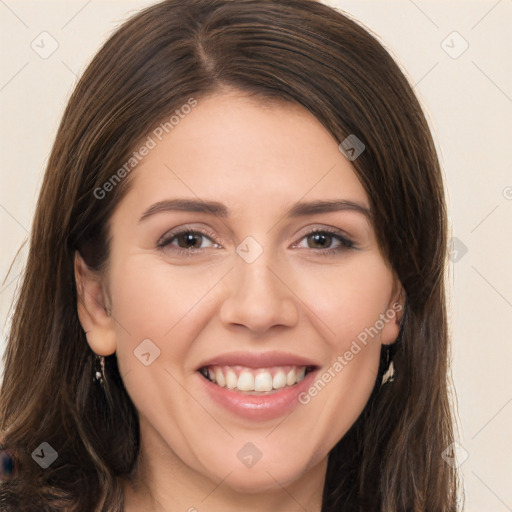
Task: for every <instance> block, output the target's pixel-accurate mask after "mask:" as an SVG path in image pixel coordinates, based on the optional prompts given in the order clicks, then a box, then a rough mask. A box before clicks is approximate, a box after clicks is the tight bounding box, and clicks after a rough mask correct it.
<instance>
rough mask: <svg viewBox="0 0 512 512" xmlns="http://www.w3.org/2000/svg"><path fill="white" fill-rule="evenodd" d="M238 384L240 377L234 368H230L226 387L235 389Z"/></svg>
mask: <svg viewBox="0 0 512 512" xmlns="http://www.w3.org/2000/svg"><path fill="white" fill-rule="evenodd" d="M237 384H238V378H237V376H236V373H235V372H234V371H233V370H228V371H227V373H226V387H227V388H228V389H235V388H236V385H237Z"/></svg>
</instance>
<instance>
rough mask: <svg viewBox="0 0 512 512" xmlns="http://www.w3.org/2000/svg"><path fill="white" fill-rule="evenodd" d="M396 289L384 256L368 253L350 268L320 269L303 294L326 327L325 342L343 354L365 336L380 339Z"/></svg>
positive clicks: (308, 281)
mask: <svg viewBox="0 0 512 512" xmlns="http://www.w3.org/2000/svg"><path fill="white" fill-rule="evenodd" d="M392 288H393V277H392V273H391V271H390V270H389V268H388V267H387V266H386V264H385V262H384V261H383V260H382V258H381V257H380V255H378V254H376V253H368V254H366V255H360V256H358V258H353V259H352V260H351V261H350V262H348V263H347V264H346V265H340V266H338V267H331V268H328V267H325V268H320V269H319V270H318V271H316V274H314V275H310V276H309V277H308V279H307V280H305V281H304V284H303V286H302V293H303V296H304V297H307V303H308V304H311V305H312V307H313V308H314V313H315V314H316V316H317V318H318V324H323V329H322V332H323V333H324V334H325V339H326V340H328V341H329V343H330V344H331V345H332V346H333V348H335V351H336V353H339V352H340V351H342V352H344V351H345V350H347V349H348V347H349V346H350V345H351V342H352V341H353V340H357V339H358V337H359V339H362V340H364V338H365V333H366V335H367V337H368V341H371V340H374V339H376V340H377V341H378V340H379V339H380V331H381V330H382V325H381V324H382V322H380V321H379V319H380V317H381V315H382V314H384V313H385V312H386V311H387V309H388V307H389V304H390V299H391V294H392ZM375 328H376V329H377V330H378V331H379V334H375ZM369 331H370V332H371V333H372V335H370V334H368V332H369ZM377 344H378V343H377Z"/></svg>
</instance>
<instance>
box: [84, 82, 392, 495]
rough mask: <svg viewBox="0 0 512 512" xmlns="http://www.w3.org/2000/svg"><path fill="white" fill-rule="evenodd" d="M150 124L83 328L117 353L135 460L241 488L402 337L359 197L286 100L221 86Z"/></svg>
mask: <svg viewBox="0 0 512 512" xmlns="http://www.w3.org/2000/svg"><path fill="white" fill-rule="evenodd" d="M160 137H161V139H162V140H159V139H158V138H157V137H156V136H154V135H153V139H154V140H155V142H156V146H155V147H154V148H152V149H151V150H150V151H149V153H148V155H147V156H146V157H144V159H143V160H142V161H141V162H140V163H139V165H138V166H137V168H136V169H135V170H134V171H133V175H132V176H131V179H132V182H131V184H130V189H129V192H128V193H127V195H126V196H125V197H124V199H123V200H122V201H121V203H120V204H119V205H118V207H117V209H116V211H115V213H114V215H113V217H112V219H111V226H110V229H111V234H112V246H111V255H110V264H109V269H108V272H107V274H106V275H105V276H104V278H103V281H102V283H101V286H102V299H101V300H104V301H105V302H106V303H108V305H109V307H110V308H111V316H110V317H108V319H101V320H94V319H92V318H91V319H89V320H86V322H87V321H90V322H91V326H90V327H91V328H90V332H91V335H90V336H89V335H88V339H89V342H90V343H91V347H92V348H93V350H95V351H96V352H97V353H104V354H108V353H112V352H113V351H115V352H116V353H117V359H118V363H119V367H120V372H121V375H122V377H123V381H124V383H125V386H126V389H127V391H128V394H129V395H130V397H131V399H132V401H133V403H134V405H135V407H136V408H137V410H138V412H139V416H140V426H141V440H142V450H143V452H145V453H146V454H147V455H146V459H147V460H149V461H151V460H153V461H155V460H156V459H157V458H160V459H161V460H166V461H172V464H171V465H172V466H173V467H175V468H176V467H180V468H181V470H182V471H186V472H187V473H188V474H195V475H197V478H205V479H208V480H212V481H214V482H220V481H221V480H223V479H226V480H225V482H224V485H227V486H230V487H231V488H232V489H234V490H237V491H242V492H260V491H263V490H265V489H271V488H275V487H276V486H277V484H276V482H279V483H280V485H285V484H289V483H292V482H296V481H298V480H300V479H301V478H304V477H305V476H307V474H308V472H310V471H313V470H314V468H318V467H319V466H322V465H323V466H322V467H323V468H324V469H325V463H326V457H327V455H328V452H329V450H330V449H331V448H332V447H333V446H334V445H335V444H336V443H337V441H338V440H339V439H340V438H341V437H342V436H343V435H344V434H345V433H346V432H347V430H348V429H349V427H350V426H351V425H352V424H353V423H354V422H355V420H356V419H357V417H358V416H359V414H360V413H361V411H362V409H363V407H364V406H365V404H366V402H367V400H368V398H369V395H370V392H371V390H372V388H373V386H374V384H375V379H376V375H377V370H378V363H379V354H380V350H381V345H382V344H383V343H392V342H393V341H394V340H395V339H396V337H397V335H398V327H397V325H396V321H395V320H396V318H395V316H396V314H395V311H394V310H393V305H394V304H395V302H396V299H397V293H396V287H395V281H394V278H393V273H392V271H391V269H390V268H389V266H388V265H387V263H386V261H385V260H384V258H383V256H382V255H381V253H380V251H379V247H378V244H377V240H376V235H375V232H374V230H373V227H372V225H371V222H370V219H369V215H368V212H369V208H370V205H369V201H368V197H367V195H366V193H365V191H364V189H363V187H362V185H361V184H360V182H359V181H358V179H357V177H356V174H355V172H354V169H353V167H352V165H351V163H350V161H349V160H348V159H347V158H346V157H345V156H344V155H343V153H341V152H340V150H339V149H338V142H337V141H336V140H335V139H334V138H333V137H332V136H331V135H330V134H329V132H328V131H327V130H326V129H325V128H323V126H322V125H321V124H320V123H319V122H318V121H317V120H316V118H315V117H314V116H312V115H311V114H310V113H309V112H307V111H306V110H305V109H303V108H302V107H301V106H298V105H290V104H275V105H273V106H268V105H266V106H263V105H262V104H259V103H258V102H257V101H256V100H251V99H249V98H248V97H246V96H244V95H243V94H241V93H235V92H229V93H223V94H217V95H214V96H210V97H207V98H205V99H201V100H200V101H198V104H197V106H196V107H195V108H193V109H192V110H191V112H190V113H189V114H188V115H187V116H184V118H183V119H180V121H179V124H177V125H176V126H174V128H173V129H172V131H169V133H168V134H166V133H165V132H164V134H163V135H161V134H160ZM178 200H179V201H180V202H178ZM325 202H328V203H329V204H330V208H326V207H325V204H326V203H325ZM206 203H208V204H207V205H206V206H205V204H206ZM315 203H317V204H316V207H315ZM322 205H323V206H322ZM83 315H84V313H83V312H82V316H81V318H84V317H83ZM98 315H99V313H98ZM92 316H94V315H92ZM102 322H103V323H102ZM99 324H101V325H102V326H103V327H101V328H100V327H98V325H99ZM101 329H103V331H101ZM86 330H87V329H86ZM107 331H108V332H107ZM95 332H97V333H100V334H98V335H97V336H95V334H94V333H95ZM107 339H108V340H110V341H109V342H107V341H105V340H107ZM91 340H93V341H91ZM154 463H155V464H156V462H154ZM228 475H229V476H228ZM226 477H227V478H226Z"/></svg>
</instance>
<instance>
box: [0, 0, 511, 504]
mask: <svg viewBox="0 0 512 512" xmlns="http://www.w3.org/2000/svg"><path fill="white" fill-rule="evenodd" d="M152 3H153V1H148V0H131V1H120V0H118V1H112V0H109V1H105V0H89V1H87V0H79V1H77V0H75V1H69V0H66V1H64V0H62V1H46V0H38V1H20V0H0V16H1V39H2V46H1V62H2V65H1V68H0V108H1V118H0V119H1V136H0V143H1V149H2V151H1V171H0V172H1V174H0V183H1V188H0V243H1V252H0V282H1V287H0V321H1V324H2V339H1V340H0V354H1V353H2V352H3V349H4V346H5V338H6V335H7V331H8V326H9V314H10V312H9V307H10V304H11V302H12V299H13V297H14V296H15V292H16V288H17V286H18V284H19V275H20V272H21V271H22V269H23V265H24V261H25V258H26V253H27V251H26V246H25V248H24V249H22V250H21V251H20V252H19V254H18V256H17V257H16V259H15V256H16V254H17V252H18V249H19V248H20V246H21V244H22V242H23V241H24V240H26V239H27V236H28V233H29V231H30V226H31V222H32V217H33V213H34V208H35V202H36V199H37V195H38V191H39V187H40V183H41V178H42V175H43V172H44V169H45V165H46V163H47V159H48V155H49V152H50V150H51V146H52V143H53V139H54V137H55V133H56V129H57V126H58V123H59V121H60V118H61V115H62V113H63V109H64V106H65V104H66V101H67V99H68V98H69V96H70V94H71V91H72V90H73V87H74V85H75V83H76V81H77V78H78V77H79V76H80V74H81V73H82V72H83V70H84V69H85V67H86V65H87V64H88V63H89V62H90V60H91V59H92V57H93V55H94V54H95V53H96V51H97V50H98V49H99V47H100V45H101V43H102V42H103V41H104V40H105V39H106V38H107V37H108V35H109V34H111V33H112V31H113V30H114V29H115V28H116V27H118V26H119V24H120V23H121V22H122V21H123V20H125V19H126V18H127V17H128V16H130V15H131V14H133V13H135V12H136V11H137V10H139V9H140V8H142V7H144V6H147V5H150V4H152ZM326 3H328V4H329V5H332V6H334V7H337V8H339V9H341V10H343V11H345V13H347V14H348V15H349V16H351V17H353V18H355V19H356V20H359V21H360V22H362V23H363V24H364V25H365V26H366V27H368V28H369V29H370V30H371V31H372V32H373V33H374V35H376V36H377V37H378V38H379V40H380V41H381V42H383V43H384V45H385V46H386V47H387V48H388V50H389V51H390V52H391V53H392V55H393V56H394V57H395V59H396V60H397V61H398V63H399V64H400V65H401V67H402V69H403V70H404V72H405V73H406V75H407V77H408V79H409V80H410V82H411V84H412V85H413V86H414V89H415V91H416V93H417V94H418V96H419V98H420V101H421V102H422V104H423V106H424V109H425V112H426V114H427V116H428V119H429V123H430V125H431V128H432V131H433V134H434V137H435V140H436V144H437V147H438V150H439V155H440V158H441V162H442V165H443V169H444V174H445V184H446V191H447V196H448V203H449V214H450V223H451V231H452V233H451V235H452V236H453V240H452V242H453V251H452V253H451V257H450V258H451V262H450V265H449V285H448V286H449V290H448V291H449V296H450V304H449V307H450V329H451V335H452V347H453V349H452V359H453V381H454V386H455V389H456V391H457V401H456V406H457V411H458V417H459V434H458V444H457V446H456V447H455V452H456V460H455V461H454V462H452V463H455V464H458V465H459V466H460V469H461V472H462V475H463V478H464V488H465V498H466V507H465V510H467V511H470V512H477V511H478V512H481V511H484V510H485V511H493V512H506V511H512V486H511V485H510V483H511V482H512V462H511V456H512V446H511V445H512V442H511V434H510V432H511V431H512V429H511V425H512V371H511V368H512V338H511V335H510V331H511V327H512V322H511V320H512V314H511V313H512V236H511V235H512V229H511V228H512V173H511V162H512V158H511V157H512V145H511V143H510V140H511V138H510V135H511V125H512V122H511V113H512V72H511V71H512V69H511V68H512V55H511V53H512V41H511V39H512V36H511V32H512V30H511V29H512V27H511V23H510V21H511V20H512V1H511V0H499V1H494V0H493V1H482V0H480V1H453V0H452V1H432V0H430V1H427V0H414V1H413V0H401V1H386V2H384V1H382V0H374V1H364V0H353V1H344V0H338V1H334V0H331V1H329V0H326ZM50 53H51V54H50ZM11 264H12V268H11V271H10V273H9V274H8V275H7V272H8V269H9V266H10V265H11ZM34 335H37V333H34ZM1 366H2V365H1V364H0V371H1V369H2V368H1ZM450 454H451V453H450V452H447V460H451V459H449V457H448V456H449V455H450ZM447 463H448V462H447Z"/></svg>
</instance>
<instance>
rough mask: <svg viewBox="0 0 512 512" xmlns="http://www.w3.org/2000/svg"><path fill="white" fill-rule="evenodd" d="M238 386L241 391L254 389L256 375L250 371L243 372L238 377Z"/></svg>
mask: <svg viewBox="0 0 512 512" xmlns="http://www.w3.org/2000/svg"><path fill="white" fill-rule="evenodd" d="M237 388H238V389H239V390H240V391H254V375H253V374H252V373H249V372H242V373H241V374H240V377H238V385H237Z"/></svg>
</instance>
